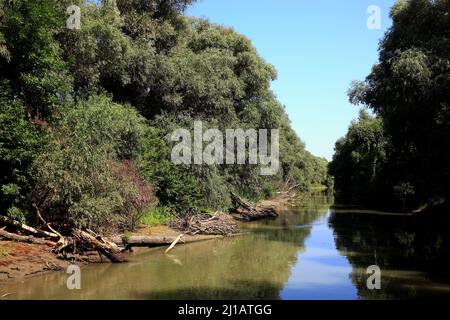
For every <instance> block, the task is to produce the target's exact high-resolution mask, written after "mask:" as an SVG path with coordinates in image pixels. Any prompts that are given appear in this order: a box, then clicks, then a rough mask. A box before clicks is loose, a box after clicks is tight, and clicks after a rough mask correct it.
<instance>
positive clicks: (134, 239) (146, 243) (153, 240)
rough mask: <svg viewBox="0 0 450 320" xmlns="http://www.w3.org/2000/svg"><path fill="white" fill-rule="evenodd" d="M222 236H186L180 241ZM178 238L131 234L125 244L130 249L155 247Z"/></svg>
mask: <svg viewBox="0 0 450 320" xmlns="http://www.w3.org/2000/svg"><path fill="white" fill-rule="evenodd" d="M222 238H223V236H219V235H204V236H195V237H188V236H184V237H183V239H182V240H181V239H180V240H179V241H178V242H179V243H192V242H199V241H206V240H213V239H222ZM176 239H177V237H176V236H131V237H128V238H127V239H124V240H123V244H124V245H125V250H129V249H131V248H134V247H142V248H154V247H163V246H167V245H171V244H172V243H173V242H174V241H175V240H176Z"/></svg>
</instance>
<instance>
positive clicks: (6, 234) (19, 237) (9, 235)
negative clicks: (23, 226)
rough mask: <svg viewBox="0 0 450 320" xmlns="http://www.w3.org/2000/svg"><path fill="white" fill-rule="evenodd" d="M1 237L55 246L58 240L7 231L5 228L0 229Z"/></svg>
mask: <svg viewBox="0 0 450 320" xmlns="http://www.w3.org/2000/svg"><path fill="white" fill-rule="evenodd" d="M0 237H3V238H5V239H8V240H13V241H18V242H26V243H33V244H41V245H46V246H50V247H53V246H55V245H56V242H53V241H50V240H45V239H41V238H36V237H34V236H22V235H18V234H15V233H10V232H7V231H5V230H4V228H3V229H0Z"/></svg>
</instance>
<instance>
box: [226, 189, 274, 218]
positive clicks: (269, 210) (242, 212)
mask: <svg viewBox="0 0 450 320" xmlns="http://www.w3.org/2000/svg"><path fill="white" fill-rule="evenodd" d="M231 200H232V201H233V203H234V205H235V207H236V209H235V210H234V211H233V212H232V213H233V216H234V217H235V219H237V220H242V221H252V220H258V219H264V218H277V217H278V213H277V212H276V211H275V209H274V208H273V207H263V206H254V205H252V204H251V203H250V202H248V201H245V200H244V199H242V198H241V197H239V196H238V195H236V194H235V193H233V192H231ZM239 207H240V208H239Z"/></svg>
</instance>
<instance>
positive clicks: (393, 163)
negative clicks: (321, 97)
mask: <svg viewBox="0 0 450 320" xmlns="http://www.w3.org/2000/svg"><path fill="white" fill-rule="evenodd" d="M391 17H392V20H393V25H392V27H391V28H390V29H389V30H388V32H387V33H386V35H385V36H384V39H383V40H382V41H381V43H380V48H379V63H377V64H376V65H374V66H373V68H372V72H371V74H370V75H369V76H368V77H367V78H366V80H365V81H363V82H355V83H354V84H353V86H352V88H351V89H350V90H349V97H350V101H351V102H352V103H354V104H363V105H364V106H366V107H367V108H369V109H370V110H372V111H373V113H374V116H371V115H370V114H369V113H368V112H365V111H361V113H360V117H359V119H358V120H357V121H354V122H353V123H352V124H351V126H350V128H349V131H348V133H347V135H346V136H345V137H343V138H341V139H340V140H339V141H338V142H337V143H336V153H335V155H334V158H333V161H332V162H331V163H330V165H329V171H330V173H331V174H332V175H333V176H334V177H335V184H336V191H337V195H338V198H339V200H340V201H341V202H348V203H359V204H365V205H371V206H378V207H385V208H390V209H396V210H413V209H420V208H424V207H425V206H430V205H431V206H433V205H448V202H449V199H450V1H448V0H436V1H431V0H409V1H398V2H397V3H396V4H395V5H394V7H393V8H392V10H391Z"/></svg>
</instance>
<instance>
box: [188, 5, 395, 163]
mask: <svg viewBox="0 0 450 320" xmlns="http://www.w3.org/2000/svg"><path fill="white" fill-rule="evenodd" d="M394 3H395V0H308V1H307V0H199V2H198V3H196V4H194V5H193V6H192V7H190V8H189V9H188V10H187V12H186V14H187V15H191V16H196V17H202V18H207V19H209V20H210V21H211V22H215V23H219V24H223V25H225V26H229V27H233V28H234V29H235V30H236V31H237V32H239V33H242V34H244V35H245V36H247V37H248V38H250V39H251V40H252V41H253V45H254V46H255V47H256V49H257V50H258V52H259V54H260V55H261V56H262V57H263V58H264V59H265V60H266V61H267V62H269V63H271V64H273V65H274V66H275V68H276V69H277V71H278V80H277V81H275V82H273V83H272V89H273V90H274V92H275V94H276V95H277V97H278V99H279V100H280V101H281V103H283V104H284V105H285V106H286V110H287V113H288V114H289V117H290V119H291V121H292V125H293V127H294V129H295V130H296V132H297V133H298V134H299V136H300V137H301V138H302V140H303V141H305V142H306V147H307V149H308V150H309V151H311V152H312V153H313V154H315V155H318V156H322V157H326V158H327V159H329V160H331V158H332V155H333V152H334V143H335V142H336V140H337V139H338V138H340V137H341V136H343V135H345V133H346V131H347V128H348V126H349V124H350V121H351V120H352V119H354V118H356V117H357V114H358V107H356V106H353V105H351V104H350V103H349V102H348V99H347V95H346V92H347V89H348V87H349V85H350V83H351V81H353V80H363V79H364V78H365V77H366V76H367V75H368V74H369V73H370V70H371V68H372V65H373V64H374V63H376V62H377V60H378V51H377V49H378V43H379V41H380V39H381V38H382V37H383V35H384V32H385V31H386V29H387V28H389V27H390V25H391V21H390V19H389V9H390V7H391V6H392V5H393V4H394ZM370 5H377V6H379V7H380V9H381V29H380V30H370V29H368V28H367V24H366V22H367V20H368V18H369V16H370V14H368V13H367V8H368V7H369V6H370Z"/></svg>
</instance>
